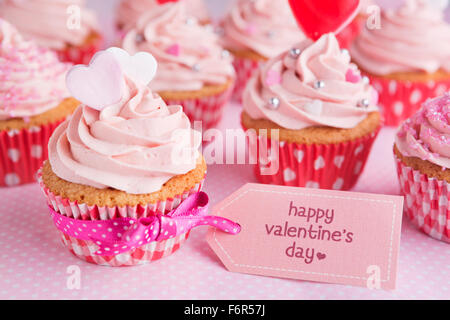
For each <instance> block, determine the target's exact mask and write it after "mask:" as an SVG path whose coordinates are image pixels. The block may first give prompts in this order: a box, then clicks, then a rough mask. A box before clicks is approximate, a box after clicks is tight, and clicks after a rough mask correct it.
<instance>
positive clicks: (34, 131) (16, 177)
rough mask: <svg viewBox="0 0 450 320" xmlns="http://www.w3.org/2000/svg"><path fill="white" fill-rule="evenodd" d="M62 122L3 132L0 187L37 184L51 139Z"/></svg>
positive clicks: (0, 150)
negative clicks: (38, 174)
mask: <svg viewBox="0 0 450 320" xmlns="http://www.w3.org/2000/svg"><path fill="white" fill-rule="evenodd" d="M61 122H62V121H59V122H55V123H51V124H47V125H42V126H40V127H39V126H36V127H30V128H29V129H22V130H3V131H1V132H0V187H14V186H18V185H22V184H26V183H31V182H35V181H36V179H37V177H36V173H37V172H38V170H39V168H40V167H41V166H42V163H43V162H44V160H45V159H47V156H48V146H47V145H48V140H49V139H50V136H51V135H52V133H53V131H54V130H55V129H56V127H57V126H58V125H59V124H60V123H61Z"/></svg>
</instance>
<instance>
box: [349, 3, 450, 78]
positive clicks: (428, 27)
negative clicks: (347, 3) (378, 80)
mask: <svg viewBox="0 0 450 320" xmlns="http://www.w3.org/2000/svg"><path fill="white" fill-rule="evenodd" d="M351 54H352V57H353V59H354V61H355V62H356V63H357V64H358V65H359V66H360V67H361V68H362V69H364V70H366V71H368V72H370V73H372V74H376V75H387V74H390V73H395V72H413V71H425V72H429V73H432V72H435V71H437V70H439V69H444V70H446V71H450V26H449V25H448V24H447V23H446V22H445V20H444V15H443V12H442V10H439V9H438V8H436V6H433V5H431V4H430V3H429V1H425V0H409V1H405V3H404V5H402V6H401V7H399V8H398V9H396V10H395V9H387V10H385V11H383V12H382V15H381V28H380V29H373V30H369V29H368V28H364V30H363V31H362V33H361V34H360V35H359V37H358V38H357V39H356V40H355V42H354V44H353V46H352V48H351Z"/></svg>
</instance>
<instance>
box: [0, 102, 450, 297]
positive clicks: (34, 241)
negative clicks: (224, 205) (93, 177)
mask: <svg viewBox="0 0 450 320" xmlns="http://www.w3.org/2000/svg"><path fill="white" fill-rule="evenodd" d="M227 108H229V110H228V112H227V113H226V114H225V116H224V119H223V121H222V122H221V123H220V128H221V129H225V128H233V129H238V128H239V127H240V124H239V121H240V111H241V108H242V107H241V106H240V105H238V104H231V105H229V106H228V107H227ZM394 135H395V130H394V129H393V128H383V129H382V130H381V132H380V134H379V137H378V138H377V140H376V141H375V143H374V145H373V149H372V152H371V153H370V155H369V159H368V161H367V166H366V170H364V172H363V173H362V175H361V177H360V179H359V181H358V183H357V184H356V186H355V188H354V189H353V191H357V192H372V193H382V194H393V195H398V194H399V192H400V189H399V185H398V177H397V176H396V169H395V161H394V157H393V155H392V146H393V143H394ZM238 154H240V153H238ZM247 182H257V181H256V178H255V176H254V174H253V171H252V166H251V165H209V166H208V176H207V178H206V181H205V191H206V192H207V193H208V194H209V196H210V200H211V206H214V205H215V204H217V203H218V202H220V201H221V200H223V199H224V198H225V197H227V196H229V195H230V194H231V193H232V192H234V191H235V190H237V189H238V188H240V187H241V186H242V185H243V184H244V183H247ZM255 214H257V213H255ZM24 216H27V217H32V219H28V220H27V223H24V219H23V218H22V217H24ZM18 217H20V219H18ZM206 232H207V228H206V227H205V228H198V229H195V230H192V231H191V233H190V235H189V241H186V242H185V243H183V245H182V247H181V248H180V250H177V251H176V252H175V253H174V254H170V256H167V257H165V258H164V259H159V260H158V261H154V262H152V263H149V264H145V265H140V266H138V267H133V268H104V267H100V266H98V265H96V264H92V263H86V262H85V261H82V260H80V259H78V258H77V257H75V256H73V255H72V254H69V253H68V252H67V250H66V248H65V245H61V241H60V237H59V232H58V230H57V229H56V228H55V227H54V226H53V224H52V222H51V218H50V217H49V213H48V206H47V204H46V203H45V201H43V199H42V192H41V191H40V190H39V186H38V185H37V184H30V185H25V186H21V187H16V188H0V248H1V249H0V298H1V299H101V300H106V299H195V300H196V299H233V300H239V299H245V300H247V299H299V300H303V299H305V300H306V299H338V300H346V299H450V269H449V263H448V262H449V261H450V250H449V244H448V243H445V242H443V241H437V240H435V239H433V238H431V237H429V236H427V235H426V234H424V233H423V232H421V231H420V230H419V229H417V228H416V227H415V226H414V225H413V224H412V223H411V222H410V220H409V219H404V220H403V228H402V237H401V243H400V254H399V265H398V272H399V274H398V281H397V289H396V290H393V291H383V290H369V289H367V288H359V287H352V286H344V285H334V284H326V283H315V282H308V281H297V280H289V279H277V278H272V277H260V276H253V275H247V274H239V273H231V272H229V271H227V270H226V269H225V267H224V266H223V264H222V263H221V262H220V260H219V258H218V257H217V256H216V255H215V254H214V252H213V251H212V250H211V249H210V248H209V246H208V245H207V243H206V240H205V236H206ZM17 239H20V241H17ZM176 247H177V245H176V244H175V245H174V247H173V248H176ZM95 249H96V248H95ZM93 250H94V249H93ZM163 251H164V250H163ZM139 254H142V253H139ZM155 254H156V256H158V255H162V253H161V252H159V253H156V251H155ZM82 255H85V256H87V254H85V253H82ZM138 258H139V259H140V256H139V255H138ZM69 268H79V270H80V279H81V283H80V285H81V287H80V289H79V290H77V289H74V290H71V289H69V288H68V287H67V282H68V279H69V277H71V276H72V274H71V273H69V271H68V269H69ZM229 283H233V285H232V286H229V285H226V284H229Z"/></svg>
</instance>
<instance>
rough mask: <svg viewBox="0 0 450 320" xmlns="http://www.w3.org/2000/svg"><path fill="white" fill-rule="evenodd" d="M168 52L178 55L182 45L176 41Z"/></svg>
mask: <svg viewBox="0 0 450 320" xmlns="http://www.w3.org/2000/svg"><path fill="white" fill-rule="evenodd" d="M166 52H167V53H168V54H171V55H173V56H176V57H178V56H179V55H180V45H179V44H178V43H175V44H173V45H171V46H170V47H169V48H167V50H166Z"/></svg>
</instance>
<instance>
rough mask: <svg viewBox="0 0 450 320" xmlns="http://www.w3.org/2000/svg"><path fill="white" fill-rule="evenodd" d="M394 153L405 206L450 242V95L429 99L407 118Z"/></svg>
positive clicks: (418, 223) (427, 228) (421, 224)
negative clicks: (449, 200)
mask: <svg viewBox="0 0 450 320" xmlns="http://www.w3.org/2000/svg"><path fill="white" fill-rule="evenodd" d="M394 154H395V158H396V161H397V169H398V170H397V172H398V175H399V179H400V186H401V190H402V193H403V195H404V196H405V205H404V210H405V213H406V214H407V216H408V217H409V218H410V219H411V221H412V222H413V223H414V224H415V225H416V226H417V227H419V228H420V229H421V230H422V231H424V232H425V233H427V234H428V235H430V236H432V237H433V238H436V239H439V240H443V241H446V242H450V206H449V202H448V199H449V196H450V170H449V168H450V95H449V94H448V93H447V94H445V95H444V96H442V97H439V98H436V99H433V100H428V101H427V102H426V103H425V104H424V105H423V107H422V109H420V110H419V111H418V112H417V113H416V114H414V115H413V116H412V117H411V118H410V119H408V120H406V121H405V122H404V123H403V124H402V126H401V127H400V129H399V131H398V133H397V136H396V138H395V146H394Z"/></svg>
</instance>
